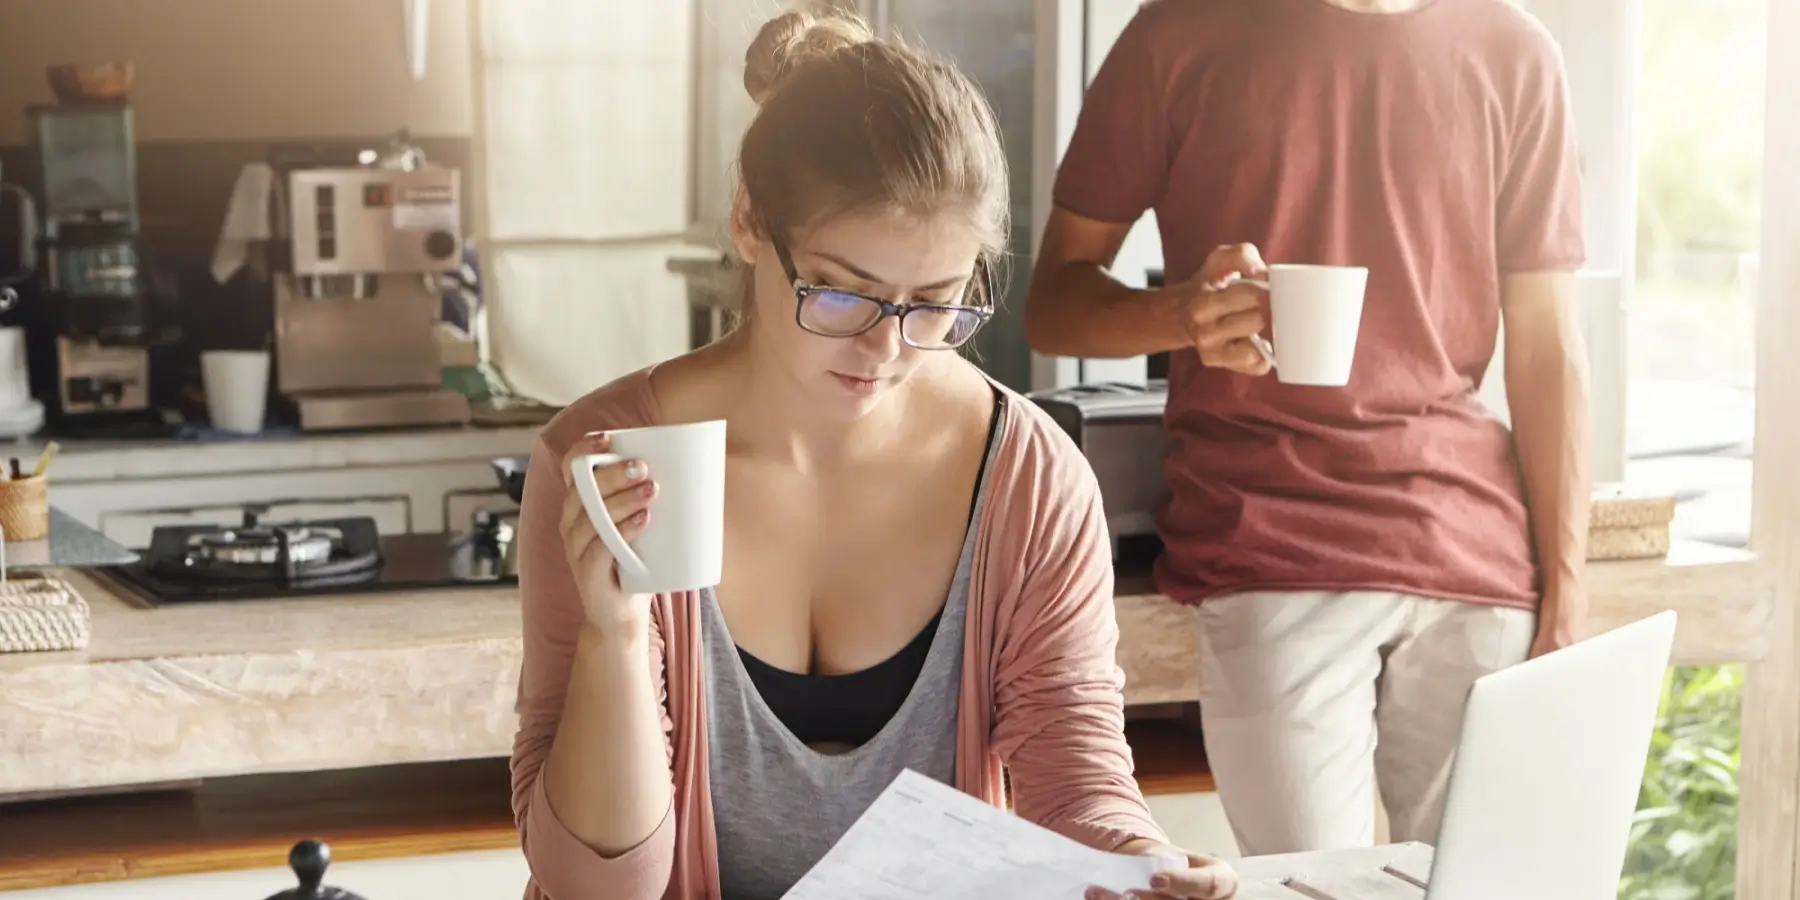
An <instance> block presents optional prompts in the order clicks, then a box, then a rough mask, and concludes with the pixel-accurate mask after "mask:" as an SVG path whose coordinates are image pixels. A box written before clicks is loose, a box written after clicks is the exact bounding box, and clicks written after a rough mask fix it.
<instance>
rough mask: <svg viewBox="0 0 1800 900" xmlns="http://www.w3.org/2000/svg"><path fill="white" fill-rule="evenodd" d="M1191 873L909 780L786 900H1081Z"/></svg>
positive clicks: (884, 797) (897, 783) (914, 776)
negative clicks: (1174, 872) (1170, 873)
mask: <svg viewBox="0 0 1800 900" xmlns="http://www.w3.org/2000/svg"><path fill="white" fill-rule="evenodd" d="M1186 864H1187V863H1186V860H1179V859H1173V858H1164V857H1153V856H1124V855H1121V854H1117V853H1107V852H1104V851H1101V850H1095V849H1093V848H1091V847H1086V846H1083V845H1082V844H1079V843H1076V842H1075V841H1073V840H1070V839H1069V838H1066V837H1063V836H1062V835H1060V834H1057V833H1055V832H1053V831H1050V830H1049V829H1047V828H1042V827H1040V826H1037V825H1033V824H1032V823H1030V822H1027V821H1025V820H1024V819H1021V818H1019V817H1018V816H1015V815H1013V814H1011V813H1009V812H1006V811H1005V810H1001V809H996V808H995V807H992V806H989V805H988V804H986V803H983V802H981V801H980V800H977V799H975V798H974V797H971V796H969V795H968V794H965V793H963V792H961V791H959V790H957V789H955V788H953V787H950V786H949V785H946V784H943V783H941V782H938V781H933V780H932V779H930V778H927V777H926V776H924V775H920V774H919V773H917V772H914V771H911V770H907V771H905V772H902V773H900V777H899V778H896V779H894V783H893V784H890V785H888V788H887V790H885V791H883V792H882V793H881V796H879V797H877V798H875V802H874V803H873V804H871V805H870V806H869V809H868V811H866V812H864V813H863V815H862V818H859V819H857V820H856V822H855V824H853V825H851V826H850V830H848V831H846V832H845V833H844V836H843V838H841V839H840V840H839V841H838V842H837V844H836V845H835V846H833V847H832V848H831V850H830V851H829V852H827V853H826V854H825V858H824V859H821V860H819V864H818V865H816V866H814V867H813V869H812V871H810V872H808V873H806V876H805V877H803V878H801V879H800V883H799V884H796V885H794V889H793V890H791V891H789V892H788V893H787V894H786V897H785V900H842V898H845V897H856V898H859V900H963V898H968V900H1014V898H1018V900H1027V898H1029V900H1057V898H1068V900H1080V898H1081V897H1082V896H1083V895H1085V894H1086V893H1087V889H1088V888H1090V887H1093V886H1095V885H1098V886H1100V887H1103V888H1107V889H1109V890H1113V891H1121V892H1122V891H1126V890H1131V889H1140V890H1141V889H1147V888H1149V886H1150V876H1151V875H1152V874H1154V873H1156V872H1159V871H1162V870H1165V869H1170V868H1175V867H1178V866H1185V865H1186Z"/></svg>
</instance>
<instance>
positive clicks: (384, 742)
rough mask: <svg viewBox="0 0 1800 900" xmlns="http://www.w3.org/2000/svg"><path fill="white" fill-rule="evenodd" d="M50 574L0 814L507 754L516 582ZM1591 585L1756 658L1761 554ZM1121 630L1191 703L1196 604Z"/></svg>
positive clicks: (14, 724)
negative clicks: (341, 584)
mask: <svg viewBox="0 0 1800 900" xmlns="http://www.w3.org/2000/svg"><path fill="white" fill-rule="evenodd" d="M61 574H62V575H63V576H64V577H66V578H67V579H68V580H69V581H70V582H71V583H72V584H74V585H75V587H76V588H77V590H79V591H81V592H82V594H83V596H85V597H86V598H87V599H88V602H89V604H90V606H91V607H92V609H93V637H92V640H91V642H90V644H89V646H88V647H87V648H86V649H85V650H81V651H72V652H62V653H29V654H0V800H4V799H7V798H9V797H10V798H12V799H18V798H19V797H22V796H33V795H38V794H43V793H61V792H70V791H81V790H95V789H102V788H109V787H117V786H127V785H139V784H155V783H167V782H179V781H184V780H191V779H197V778H209V777H219V776H227V775H242V774H254V773H267V772H299V771H308V770H318V769H343V768H353V767H359V766H374V765H386V764H392V763H407V762H431V761H439V760H451V759H471V758H481V757H494V756H505V755H507V754H508V753H510V751H511V747H512V738H513V731H514V728H515V725H516V719H515V716H514V714H513V700H514V695H515V691H516V690H517V681H518V673H519V663H520V659H521V653H522V650H521V645H520V620H519V609H518V598H517V592H516V588H512V587H469V588H456V589H444V590H435V591H420V592H415V593H393V594H380V595H343V596H336V597H313V598H303V599H293V600H269V601H255V602H237V603H197V604H188V605H176V606H164V607H159V608H154V609H149V608H144V607H141V606H138V605H135V604H134V603H133V601H131V600H128V599H126V596H128V595H125V592H124V591H123V590H117V591H115V589H114V588H112V587H110V586H109V583H108V582H106V581H104V580H102V576H99V575H98V574H95V573H87V572H79V571H67V572H63V573H61ZM1588 587H1589V592H1590V596H1591V602H1592V605H1593V621H1594V627H1595V628H1596V629H1606V628H1611V627H1614V626H1616V625H1619V624H1622V623H1624V622H1628V621H1631V620H1634V619H1637V618H1641V617H1642V616H1645V615H1650V614H1652V613H1655V612H1658V611H1660V610H1663V609H1676V610H1678V611H1681V612H1683V613H1687V615H1684V618H1683V622H1682V625H1681V629H1680V632H1679V634H1678V637H1677V648H1676V661H1677V662H1678V663H1697V662H1707V661H1716V660H1724V659H1744V658H1754V652H1755V650H1756V648H1758V647H1760V646H1761V642H1762V641H1763V636H1762V630H1763V629H1764V627H1765V625H1766V622H1767V619H1768V613H1769V609H1770V605H1771V598H1772V596H1773V589H1772V587H1771V585H1770V584H1769V583H1768V580H1767V578H1766V572H1765V570H1764V567H1762V566H1761V565H1759V564H1758V563H1757V562H1756V560H1755V559H1754V557H1751V556H1749V555H1748V554H1744V553H1741V552H1737V551H1729V550H1720V549H1718V548H1708V547H1705V546H1703V545H1680V546H1678V547H1677V550H1676V552H1675V553H1674V554H1672V555H1671V557H1670V558H1669V559H1666V560H1665V559H1655V560H1643V561H1635V562H1610V563H1595V564H1593V565H1592V566H1591V567H1590V570H1589V579H1588ZM1702 612H1703V613H1704V614H1702V615H1695V614H1694V613H1702ZM1118 618H1119V630H1120V643H1119V662H1120V665H1121V666H1122V667H1123V668H1124V670H1125V673H1126V679H1127V682H1126V683H1127V688H1126V702H1127V703H1129V704H1134V705H1135V704H1146V703H1170V702H1185V701H1190V700H1193V699H1195V698H1196V696H1197V694H1198V684H1199V682H1198V660H1197V648H1196V646H1195V634H1194V629H1193V623H1192V612H1191V610H1190V609H1188V608H1186V607H1181V606H1177V605H1175V604H1173V603H1170V602H1168V601H1167V600H1166V599H1163V598H1162V597H1159V596H1157V595H1155V593H1154V591H1153V589H1152V588H1151V587H1150V586H1149V583H1148V579H1147V578H1146V577H1145V576H1143V575H1142V574H1130V573H1126V574H1121V576H1120V578H1119V584H1118ZM1747 653H1749V654H1752V655H1751V656H1748V657H1747V656H1746V654H1747Z"/></svg>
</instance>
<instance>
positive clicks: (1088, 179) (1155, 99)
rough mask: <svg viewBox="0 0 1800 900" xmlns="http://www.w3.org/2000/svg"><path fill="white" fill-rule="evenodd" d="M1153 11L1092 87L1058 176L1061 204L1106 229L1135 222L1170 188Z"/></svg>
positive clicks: (1143, 14)
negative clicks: (1107, 224)
mask: <svg viewBox="0 0 1800 900" xmlns="http://www.w3.org/2000/svg"><path fill="white" fill-rule="evenodd" d="M1152 37H1153V35H1152V26H1151V23H1150V21H1149V13H1148V12H1147V11H1140V12H1138V13H1137V14H1136V15H1135V16H1134V17H1133V18H1132V20H1131V21H1130V22H1129V23H1127V24H1126V26H1125V30H1124V31H1123V32H1121V33H1120V35H1119V39H1118V41H1117V42H1116V43H1114V44H1113V47H1112V49H1111V50H1110V51H1108V52H1107V54H1106V60H1105V61H1104V62H1102V63H1101V64H1100V71H1099V72H1098V73H1096V74H1095V76H1094V81H1093V83H1092V84H1090V85H1089V86H1088V89H1087V93H1086V95H1085V96H1084V97H1083V98H1082V101H1081V113H1080V114H1079V115H1078V116H1077V117H1076V120H1075V133H1074V135H1073V136H1072V137H1071V138H1070V139H1069V147H1068V149H1067V150H1066V151H1064V153H1063V158H1062V164H1061V166H1059V167H1058V169H1057V173H1056V188H1055V194H1054V197H1055V201H1056V205H1057V206H1060V207H1062V208H1064V209H1066V210H1068V211H1070V212H1072V213H1075V214H1077V215H1080V216H1085V217H1087V218H1090V219H1096V220H1099V221H1102V222H1136V221H1137V220H1138V219H1139V218H1140V217H1141V216H1143V214H1144V211H1145V210H1147V209H1150V208H1151V207H1153V206H1155V205H1156V204H1157V202H1158V201H1160V200H1161V199H1162V195H1163V190H1164V188H1165V186H1166V185H1167V184H1168V180H1169V161H1170V155H1169V127H1168V117H1167V104H1166V99H1167V98H1166V93H1167V83H1166V81H1165V79H1164V78H1163V77H1162V75H1161V74H1159V72H1158V66H1157V62H1156V60H1155V58H1154V56H1155V54H1154V53H1153V52H1152V51H1153V50H1154V47H1153V41H1152Z"/></svg>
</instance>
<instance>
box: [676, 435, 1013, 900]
mask: <svg viewBox="0 0 1800 900" xmlns="http://www.w3.org/2000/svg"><path fill="white" fill-rule="evenodd" d="M995 422H996V424H995V427H994V430H993V437H991V438H990V439H989V442H988V451H987V455H988V459H987V460H986V461H985V462H984V463H983V464H982V477H981V484H980V486H979V487H977V489H976V492H975V502H974V507H973V509H974V512H973V515H971V516H970V519H969V528H968V533H967V535H966V536H965V537H964V538H963V549H962V557H961V558H960V559H959V560H958V561H957V563H956V575H955V578H954V579H953V580H952V582H951V584H950V594H949V597H948V598H947V599H946V600H945V602H944V610H943V614H942V616H941V617H940V619H939V622H938V627H937V634H936V635H934V636H933V637H932V640H931V649H930V650H929V651H927V653H926V657H925V665H924V667H923V668H922V669H921V670H920V672H919V677H918V680H916V681H915V682H913V687H912V692H911V693H909V694H908V695H907V697H906V700H905V702H903V703H902V704H901V705H900V710H899V712H897V713H895V714H894V717H893V718H892V719H889V720H888V723H887V725H886V726H884V727H883V728H882V729H881V731H879V732H877V733H876V735H875V737H874V738H873V739H872V740H870V741H869V742H868V743H866V744H863V745H862V746H860V747H857V748H855V749H854V750H851V751H849V752H847V753H841V754H824V753H820V752H818V751H816V750H813V749H812V748H811V747H808V746H806V745H805V744H803V743H801V742H800V740H799V738H796V737H795V736H794V734H793V732H791V731H789V730H788V729H787V727H786V726H785V725H783V724H781V721H780V720H779V719H777V718H776V717H775V714H774V713H773V712H772V711H771V710H770V709H769V707H768V705H767V704H766V703H764V702H763V699H762V695H760V694H758V693H757V691H756V687H755V685H753V684H752V683H751V681H750V676H749V674H748V673H747V672H746V671H745V670H744V664H743V661H742V660H741V659H739V658H738V651H737V646H736V644H735V643H734V642H733V641H732V639H731V632H730V630H729V629H727V628H726V626H725V616H724V614H723V613H721V612H720V610H719V604H718V600H717V598H716V597H715V596H714V595H713V592H712V591H711V590H710V589H709V590H703V591H701V592H700V594H701V597H700V613H701V615H700V631H701V635H702V637H703V639H704V642H705V648H706V659H705V666H704V667H705V670H706V727H707V757H708V762H707V772H708V775H709V776H710V778H711V780H712V802H713V827H714V829H715V831H716V833H717V836H718V859H719V886H720V890H721V891H722V892H723V894H724V897H725V900H778V898H780V897H781V895H783V894H785V893H787V891H788V890H789V889H790V888H792V887H793V886H794V884H795V883H796V882H798V881H799V880H800V877H801V876H802V875H805V874H806V872H807V871H808V870H809V869H811V868H812V867H813V865H814V864H816V863H817V862H818V861H819V859H820V858H821V857H823V856H824V855H825V851H827V850H829V849H831V846H832V845H833V844H835V843H837V841H838V838H840V837H843V834H844V832H845V831H846V830H848V829H849V828H850V825H851V823H853V822H855V821H856V819H857V817H858V816H861V815H862V813H863V810H865V809H868V807H869V804H871V803H873V802H875V797H876V796H877V795H879V794H880V793H881V792H882V791H883V790H885V789H886V788H887V786H888V784H889V783H890V782H892V781H893V780H894V777H895V776H897V775H899V774H900V771H901V770H902V769H913V770H914V771H917V772H919V773H920V774H922V775H926V776H928V777H931V778H935V779H937V780H938V781H941V782H943V783H945V784H952V783H954V781H955V779H956V718H957V711H958V697H959V695H960V694H961V691H962V669H963V632H964V625H965V620H966V619H967V618H968V616H967V610H968V599H969V567H970V561H971V559H972V557H973V556H974V548H975V530H976V529H975V523H976V522H978V521H980V518H981V507H982V504H983V503H984V502H985V500H986V496H987V473H988V470H989V468H990V466H991V464H992V461H993V454H994V448H995V446H996V445H998V443H999V435H1000V427H999V420H998V418H996V420H995Z"/></svg>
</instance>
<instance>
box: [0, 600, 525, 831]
mask: <svg viewBox="0 0 1800 900" xmlns="http://www.w3.org/2000/svg"><path fill="white" fill-rule="evenodd" d="M57 574H59V575H61V576H62V577H64V578H66V579H68V581H69V582H70V583H71V584H73V585H74V586H75V588H76V589H77V590H78V591H80V592H81V594H82V595H83V596H84V597H85V598H86V599H87V601H88V604H89V606H90V607H91V609H92V614H93V636H92V638H91V640H90V642H89V645H88V647H87V648H86V649H84V650H79V651H69V652H59V653H20V654H0V798H5V797H7V796H9V795H12V796H14V797H15V798H16V797H17V796H19V795H35V794H40V793H49V792H63V791H73V790H87V789H96V788H102V787H111V786H123V785H134V784H150V783H164V782H170V781H182V780H187V779H194V778H206V777H213V776H223V775H238V774H248V773H259V772H283V771H288V772H292V771H307V770H314V769H336V768H348V767H354V766H368V765H383V764H388V763H398V762H422V761H432V760H445V759H467V758H478V757H486V756H504V755H507V754H508V753H509V752H510V750H511V747H512V737H513V730H514V727H515V724H516V721H515V717H514V715H513V711H512V706H513V696H514V692H515V691H516V689H517V682H518V673H519V660H520V653H521V649H520V642H519V629H520V625H519V608H518V598H517V593H516V589H515V588H510V587H470V588H455V589H443V590H435V591H420V592H416V593H394V594H381V595H343V596H335V597H312V598H302V599H294V600H268V601H255V602H239V603H196V604H188V605H178V606H177V605H172V606H163V607H157V608H145V607H142V606H138V605H136V604H135V603H134V602H133V601H131V600H128V599H126V597H127V596H128V594H127V593H126V592H125V591H124V590H123V589H118V588H115V587H112V586H110V583H109V582H106V581H104V580H103V576H100V575H98V574H96V573H89V572H80V571H74V570H67V571H61V572H58V573H57Z"/></svg>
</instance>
